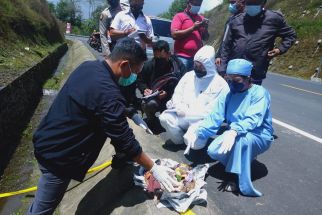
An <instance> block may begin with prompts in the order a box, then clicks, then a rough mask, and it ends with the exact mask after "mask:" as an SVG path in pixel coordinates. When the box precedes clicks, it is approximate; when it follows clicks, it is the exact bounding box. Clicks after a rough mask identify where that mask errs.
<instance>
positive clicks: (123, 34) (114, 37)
mask: <svg viewBox="0 0 322 215" xmlns="http://www.w3.org/2000/svg"><path fill="white" fill-rule="evenodd" d="M133 31H135V29H134V28H131V29H126V30H124V31H122V30H116V29H114V28H111V29H110V30H109V34H110V37H111V39H112V40H118V39H120V38H123V37H126V36H127V35H129V34H130V33H131V32H133Z"/></svg>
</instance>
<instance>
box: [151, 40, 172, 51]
mask: <svg viewBox="0 0 322 215" xmlns="http://www.w3.org/2000/svg"><path fill="white" fill-rule="evenodd" d="M152 48H153V51H163V50H164V51H165V52H169V51H170V46H169V43H168V42H167V41H164V40H159V41H157V42H155V43H153V47H152Z"/></svg>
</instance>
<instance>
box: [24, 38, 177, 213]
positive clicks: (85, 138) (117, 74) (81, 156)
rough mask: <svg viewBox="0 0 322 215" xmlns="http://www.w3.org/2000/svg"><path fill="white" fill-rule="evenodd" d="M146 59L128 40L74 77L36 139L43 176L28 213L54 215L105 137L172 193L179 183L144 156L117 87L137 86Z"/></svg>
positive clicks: (136, 45) (61, 94)
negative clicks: (69, 185) (131, 84)
mask: <svg viewBox="0 0 322 215" xmlns="http://www.w3.org/2000/svg"><path fill="white" fill-rule="evenodd" d="M145 60H146V53H145V51H144V50H143V49H142V48H141V47H140V45H138V44H137V43H136V42H135V41H134V39H129V38H127V39H122V40H120V41H119V42H118V43H117V44H116V46H115V48H114V50H113V51H112V53H111V54H110V55H109V56H108V57H107V58H106V60H104V61H87V62H84V63H83V64H81V65H80V66H79V67H78V68H77V69H76V70H75V71H74V72H73V73H72V74H71V75H70V77H69V79H68V80H67V82H66V83H65V85H64V86H63V88H62V89H61V90H60V92H59V94H58V95H57V97H56V99H55V101H54V102H53V104H52V106H51V107H50V109H49V111H48V113H47V115H46V116H45V117H44V119H43V120H42V121H41V123H40V125H39V127H38V129H37V131H36V132H35V134H34V138H33V142H34V153H35V157H36V159H37V161H38V163H39V167H40V170H41V172H42V175H41V177H40V180H39V183H38V190H37V193H36V196H35V199H34V202H33V203H32V205H31V207H30V209H29V211H28V214H52V213H53V212H54V210H55V208H56V207H57V205H58V204H59V202H60V201H61V199H62V198H63V196H64V192H65V190H66V189H67V186H68V184H69V182H70V180H71V179H74V180H77V181H82V180H83V179H84V177H85V174H86V172H87V170H88V169H89V168H90V167H91V166H92V164H93V163H94V161H95V160H96V158H97V156H98V154H99V152H100V150H101V148H102V147H103V145H104V143H105V141H106V138H107V137H109V138H110V139H111V144H112V145H113V146H114V148H115V151H116V153H117V154H118V155H121V156H117V158H120V157H122V158H127V159H132V160H134V161H136V162H137V163H139V164H140V165H142V166H143V167H144V168H145V169H147V170H150V171H151V172H152V174H153V176H154V177H155V178H156V180H158V181H159V182H160V184H161V185H163V186H164V187H165V189H167V190H170V191H172V190H173V189H174V188H173V185H177V184H176V182H175V181H174V180H172V178H170V176H169V175H168V173H167V172H166V170H165V169H163V168H162V167H160V166H158V165H156V164H154V162H153V161H152V160H151V159H150V158H149V157H148V156H147V155H146V154H145V153H144V152H143V151H142V148H141V146H140V144H139V142H138V141H137V140H136V139H135V136H134V134H133V132H132V129H130V128H129V125H128V123H127V120H126V117H125V99H124V98H123V96H122V94H121V92H120V88H119V85H121V84H122V83H128V82H133V81H135V80H136V74H137V73H138V72H140V71H141V69H142V67H143V62H144V61H145ZM114 162H116V163H118V161H117V160H115V159H113V161H112V166H113V164H114Z"/></svg>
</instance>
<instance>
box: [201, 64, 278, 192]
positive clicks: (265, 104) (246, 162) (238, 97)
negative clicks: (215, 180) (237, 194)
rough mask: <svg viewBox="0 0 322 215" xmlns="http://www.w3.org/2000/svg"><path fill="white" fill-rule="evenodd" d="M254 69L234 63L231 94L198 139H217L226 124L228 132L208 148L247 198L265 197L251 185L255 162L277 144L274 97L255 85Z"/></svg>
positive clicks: (229, 75)
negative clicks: (271, 104) (221, 128)
mask: <svg viewBox="0 0 322 215" xmlns="http://www.w3.org/2000/svg"><path fill="white" fill-rule="evenodd" d="M252 69H253V65H252V64H251V63H250V62H249V61H247V60H243V59H235V60H231V61H230V62H229V63H228V67H227V79H228V84H229V87H230V93H228V94H227V96H222V97H220V98H219V99H218V101H217V102H216V105H215V106H214V109H213V110H214V111H213V112H212V113H211V114H210V115H209V116H208V117H207V118H205V119H204V121H202V123H201V124H200V125H199V127H198V132H197V135H198V139H208V138H210V137H213V136H215V135H216V133H217V131H218V129H219V128H220V125H221V124H222V122H224V120H226V121H227V123H228V125H229V126H228V130H226V131H225V132H224V133H223V134H222V135H220V136H219V137H217V138H216V139H215V140H214V141H213V142H212V143H211V144H210V145H209V147H208V155H209V156H210V157H211V158H212V159H215V160H218V161H220V162H221V163H222V164H223V165H224V166H225V167H226V168H225V170H226V172H230V173H235V174H237V175H238V178H239V190H240V191H241V193H242V194H244V195H247V196H261V195H262V194H261V193H260V192H259V191H257V190H256V189H255V188H254V186H253V184H252V182H251V162H252V161H253V160H254V159H255V158H256V156H257V155H259V154H261V153H263V152H265V151H266V150H268V148H269V147H270V145H271V144H272V142H273V136H272V135H273V127H272V115H271V111H270V100H271V98H270V94H269V93H268V91H267V90H266V89H265V88H264V87H262V86H259V85H255V84H252V83H251V79H250V75H251V72H252Z"/></svg>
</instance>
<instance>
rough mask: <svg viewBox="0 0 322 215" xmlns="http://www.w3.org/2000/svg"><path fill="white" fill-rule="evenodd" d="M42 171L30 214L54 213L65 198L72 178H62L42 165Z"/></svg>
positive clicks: (43, 214) (44, 214)
mask: <svg viewBox="0 0 322 215" xmlns="http://www.w3.org/2000/svg"><path fill="white" fill-rule="evenodd" d="M39 168H40V170H41V172H42V174H41V177H40V179H39V182H38V189H37V192H36V196H35V199H34V201H33V203H32V204H31V206H30V208H29V211H28V213H27V214H28V215H47V214H53V213H54V211H55V209H56V207H57V206H58V204H59V203H60V201H61V200H62V199H63V197H64V194H65V191H66V190H67V187H68V184H69V182H70V180H71V179H67V178H61V177H58V176H56V175H54V174H53V173H51V172H49V171H48V170H47V169H46V168H45V167H43V166H40V165H39Z"/></svg>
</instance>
